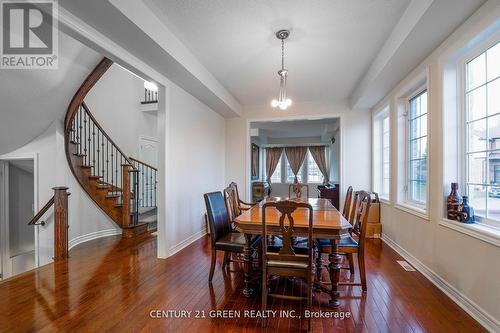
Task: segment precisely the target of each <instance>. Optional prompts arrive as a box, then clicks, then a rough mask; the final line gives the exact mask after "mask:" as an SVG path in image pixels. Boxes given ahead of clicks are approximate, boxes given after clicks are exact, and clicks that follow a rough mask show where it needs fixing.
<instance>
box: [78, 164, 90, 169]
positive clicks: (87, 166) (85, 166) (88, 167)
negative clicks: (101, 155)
mask: <svg viewBox="0 0 500 333" xmlns="http://www.w3.org/2000/svg"><path fill="white" fill-rule="evenodd" d="M80 168H83V169H92V167H91V166H90V165H80Z"/></svg>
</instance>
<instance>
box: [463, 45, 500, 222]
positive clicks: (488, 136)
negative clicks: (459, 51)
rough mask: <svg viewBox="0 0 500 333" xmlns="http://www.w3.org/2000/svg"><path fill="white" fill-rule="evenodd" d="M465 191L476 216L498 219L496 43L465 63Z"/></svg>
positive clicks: (499, 72) (499, 52)
mask: <svg viewBox="0 0 500 333" xmlns="http://www.w3.org/2000/svg"><path fill="white" fill-rule="evenodd" d="M465 120H466V121H465V131H466V144H465V170H466V171H465V178H466V192H467V194H468V196H469V201H470V204H471V206H473V207H474V210H475V213H476V216H478V217H479V218H482V219H485V220H493V221H497V222H498V221H500V43H497V44H496V45H493V46H492V47H490V48H489V49H487V50H486V51H484V52H483V53H481V54H479V55H478V56H477V57H475V58H474V59H472V60H470V61H469V62H467V63H466V65H465Z"/></svg>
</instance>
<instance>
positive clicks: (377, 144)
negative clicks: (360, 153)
mask: <svg viewBox="0 0 500 333" xmlns="http://www.w3.org/2000/svg"><path fill="white" fill-rule="evenodd" d="M390 123H391V121H390V115H389V107H385V108H384V109H383V110H382V111H380V112H379V113H378V114H377V115H375V117H374V121H373V166H374V168H373V173H374V174H373V179H374V181H373V188H374V190H375V192H377V193H378V194H379V196H380V197H381V198H384V199H387V200H388V199H389V192H390V186H391V161H390V158H391V142H390V141H391V132H390V131H391V128H390Z"/></svg>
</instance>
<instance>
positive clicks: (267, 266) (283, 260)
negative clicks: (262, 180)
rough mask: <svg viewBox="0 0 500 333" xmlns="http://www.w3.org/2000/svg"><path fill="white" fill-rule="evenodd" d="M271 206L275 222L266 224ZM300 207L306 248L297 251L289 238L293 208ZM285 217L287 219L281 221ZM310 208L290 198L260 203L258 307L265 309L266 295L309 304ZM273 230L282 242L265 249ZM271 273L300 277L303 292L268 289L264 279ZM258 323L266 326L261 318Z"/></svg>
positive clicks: (310, 263) (311, 275)
mask: <svg viewBox="0 0 500 333" xmlns="http://www.w3.org/2000/svg"><path fill="white" fill-rule="evenodd" d="M271 209H276V210H277V213H279V225H278V226H276V225H274V224H273V228H270V225H269V224H268V216H269V214H270V213H271V212H270V210H271ZM297 209H304V210H306V212H307V216H308V219H307V221H308V237H307V252H306V253H305V254H302V253H298V251H297V250H296V249H295V248H294V245H293V244H294V242H293V238H294V236H295V230H294V218H293V216H292V214H293V212H295V211H296V210H297ZM285 220H287V221H288V222H285ZM312 230H313V209H312V206H311V205H310V204H308V203H304V202H297V201H292V200H283V201H273V202H266V203H265V204H264V205H263V206H262V248H263V254H262V310H263V311H265V310H267V298H268V296H271V297H274V298H281V299H288V300H294V299H295V300H306V301H307V308H306V309H307V310H309V311H311V307H312V287H313V237H312ZM269 234H275V235H279V236H281V239H282V242H283V244H282V246H281V248H280V249H279V251H278V252H271V251H268V247H267V236H268V235H269ZM271 276H282V277H297V278H303V279H304V280H305V281H306V283H307V296H305V297H304V296H291V295H283V294H277V293H270V292H269V291H268V281H269V278H270V277H271ZM262 326H263V327H266V326H267V321H266V320H265V319H263V320H262ZM308 332H311V319H310V317H309V319H308Z"/></svg>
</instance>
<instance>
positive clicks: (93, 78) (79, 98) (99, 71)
mask: <svg viewBox="0 0 500 333" xmlns="http://www.w3.org/2000/svg"><path fill="white" fill-rule="evenodd" d="M112 64H113V61H112V60H111V59H108V58H106V57H104V58H103V59H102V60H101V61H100V62H99V63H98V64H97V66H96V67H95V68H94V70H93V71H92V72H91V73H90V74H89V75H88V76H87V78H86V79H85V81H84V82H83V83H82V85H81V86H80V88H78V90H77V91H76V93H75V95H74V96H73V98H72V99H71V102H70V103H69V106H68V111H67V112H66V118H65V119H64V131H65V133H66V134H67V133H68V131H69V130H70V129H71V121H72V120H73V117H74V116H75V114H76V111H78V108H79V107H80V105H81V104H82V102H83V100H84V99H85V96H87V94H88V92H89V91H90V89H92V87H93V86H94V85H95V84H96V82H97V81H99V79H100V78H101V77H102V76H103V75H104V73H106V71H107V70H108V69H109V67H111V65H112Z"/></svg>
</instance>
